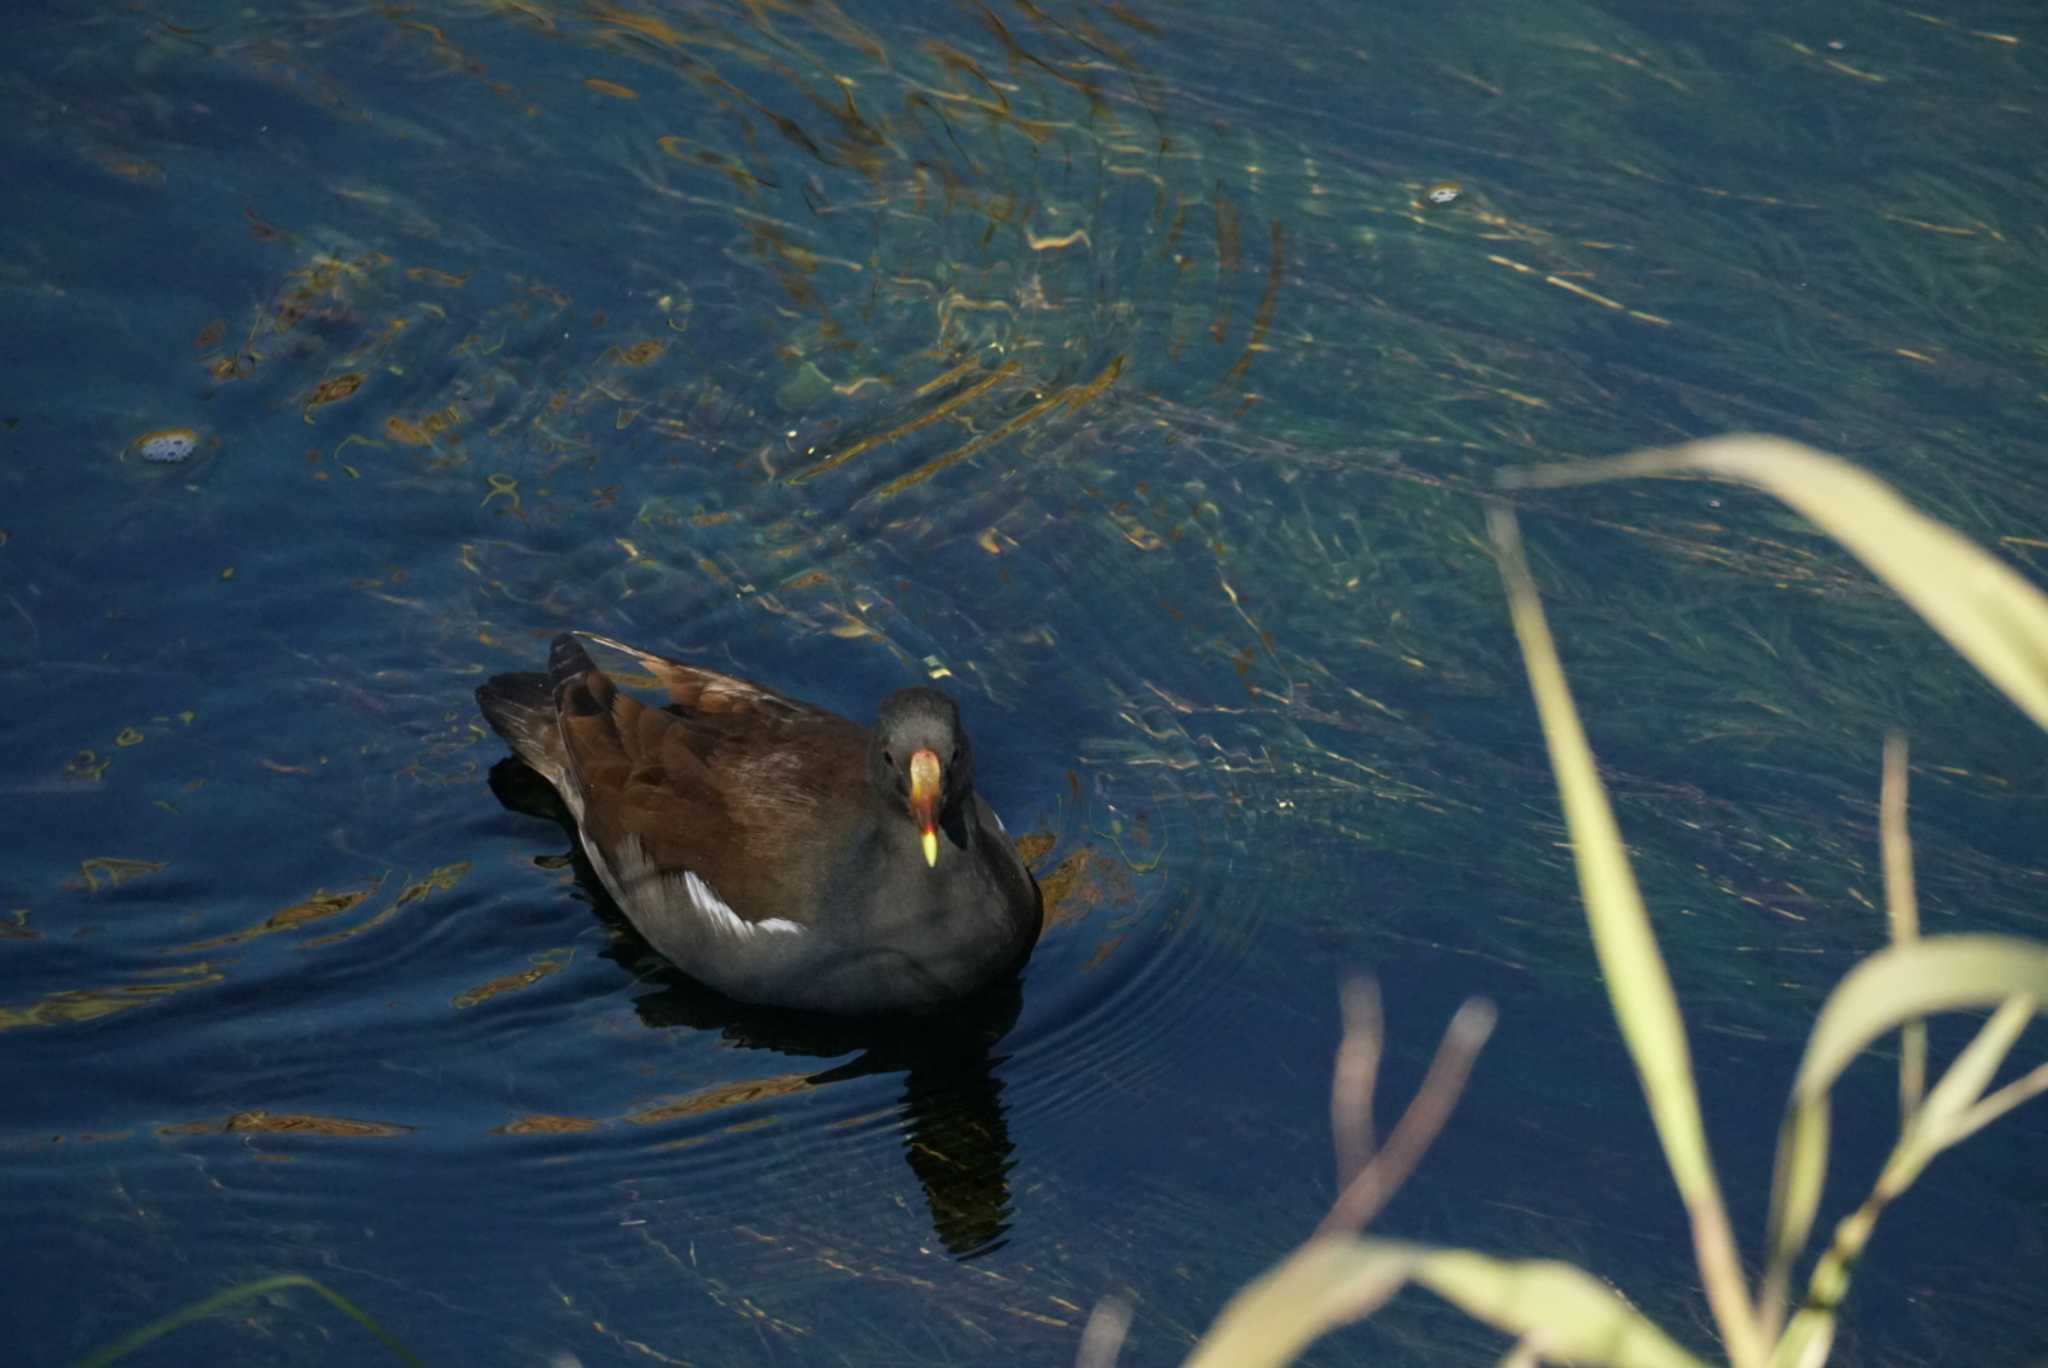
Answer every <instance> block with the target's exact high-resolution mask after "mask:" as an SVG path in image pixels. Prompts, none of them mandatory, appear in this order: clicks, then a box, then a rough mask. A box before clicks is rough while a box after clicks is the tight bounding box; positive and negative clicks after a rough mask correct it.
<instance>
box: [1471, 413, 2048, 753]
mask: <svg viewBox="0 0 2048 1368" xmlns="http://www.w3.org/2000/svg"><path fill="white" fill-rule="evenodd" d="M1687 474H1699V475H1717V476H1721V477H1722V478H1725V479H1731V480H1740V481H1743V482H1744V483H1747V484H1753V485H1756V486H1757V487H1759V488H1761V489H1764V490H1766V491H1768V492H1770V493H1772V494H1775V495H1776V496H1777V497H1778V498H1780V499H1782V500H1784V501H1785V502H1786V503H1787V504H1790V505H1791V506H1792V507H1793V508H1795V509H1797V510H1798V511H1799V512H1801V513H1803V514H1805V515H1806V516H1807V517H1808V518H1810V519H1812V520H1813V522H1815V523H1816V524H1818V525H1819V527H1820V528H1821V530H1822V531H1824V532H1826V533H1827V534H1828V535H1829V536H1831V537H1833V538H1834V539H1835V540H1836V541H1838V542H1840V543H1841V544H1842V545H1843V546H1844V547H1846V548H1848V550H1849V552H1850V553H1851V554H1852V555H1854V556H1855V557H1856V558H1857V559H1858V560H1860V561H1862V562H1863V563H1864V564H1865V565H1867V566H1869V567H1870V569H1871V571H1872V572H1873V573H1875V574H1876V575H1877V577H1878V578H1879V579H1881V580H1883V581H1884V582H1885V583H1886V584H1888V585H1890V586H1891V587H1892V589H1893V590H1895V591H1896V592H1897V593H1898V595H1899V597H1900V598H1903V599H1904V600H1905V601H1906V602H1907V603H1909V604H1911V605H1912V606H1913V608H1914V610H1915V611H1916V612H1918V613H1919V614H1920V616H1921V617H1923V618H1925V619H1927V623H1928V625H1929V626H1931V627H1933V628H1934V630H1935V631H1937V632H1939V633H1941V634H1942V635H1943V636H1945V637H1947V638H1948V640H1949V643H1950V644H1951V645H1953V646H1954V647H1955V648H1956V649H1957V650H1958V651H1961V652H1962V653H1963V655H1964V657H1965V658H1966V659H1968V660H1969V662H1970V663H1971V664H1973V665H1975V666H1976V667H1977V668H1978V669H1979V670H1981V671H1982V672H1983V674H1984V677H1985V678H1986V679H1988V680H1990V681H1991V682H1992V683H1993V684H1995V685H1996V686H1998V688H1999V689H2001V690H2003V691H2004V693H2005V696H2006V697H2008V698H2010V699H2011V700H2012V701H2013V702H2015V703H2017V704H2018V705H2019V706H2020V707H2021V708H2022V709H2023V710H2024V711H2025V712H2026V713H2027V715H2028V716H2030V717H2032V718H2033V719H2034V721H2036V722H2037V723H2039V724H2040V725H2041V726H2042V727H2044V728H2048V598H2043V597H2042V595H2041V593H2040V592H2039V591H2038V590H2036V589H2035V588H2034V587H2033V586H2032V585H2031V584H2028V583H2027V581H2026V580H2024V579H2022V578H2021V577H2020V576H2019V575H2018V574H2017V573H2016V572H2015V571H2013V570H2012V568H2011V567H2009V566H2007V565H2005V564H2004V563H2003V562H2001V561H1999V560H1998V559H1997V558H1995V557H1994V556H1992V555H1991V554H1990V553H1989V552H1987V551H1985V550H1984V549H1983V548H1982V547H1980V546H1978V545H1977V544H1976V543H1975V542H1973V541H1971V540H1970V539H1969V538H1968V537H1965V536H1964V535H1963V534H1962V533H1960V532H1957V531H1956V530H1955V529H1953V528H1951V527H1948V526H1946V525H1945V524H1942V523H1939V522H1936V521H1935V520H1934V519H1932V518H1930V517H1928V516H1927V515H1926V514H1924V513H1921V512H1920V511H1919V510H1918V509H1916V508H1914V507H1913V506H1912V505H1911V504H1909V503H1907V502H1906V501H1905V500H1904V499H1902V498H1900V497H1899V495H1898V492H1897V491H1895V490H1894V489H1893V488H1892V487H1891V486H1890V485H1888V484H1886V483H1885V482H1884V481H1883V480H1880V479H1878V478H1877V477H1876V476H1875V475H1871V474H1868V473H1866V472H1864V471H1861V470H1858V469H1857V468H1856V467H1855V466H1852V465H1850V464H1849V463H1848V462H1847V461H1844V460H1842V459H1840V458H1839V457H1835V456H1830V455H1827V454H1826V453H1825V452H1820V451H1815V450H1814V449H1813V448H1812V447H1809V446H1802V445H1801V444H1800V443H1798V442H1791V441H1786V440H1785V439H1784V438H1782V437H1715V438H1711V439H1709V440H1707V441H1703V442H1689V443H1687V444H1686V445H1684V446H1679V447H1667V448H1663V449H1656V450H1649V451H1638V452H1634V453H1632V454H1630V455H1627V456H1622V457H1618V458H1616V459H1614V460H1608V461H1582V462H1575V463H1573V464H1570V465H1552V466H1536V467H1533V468H1530V469H1524V470H1514V471H1509V472H1507V473H1506V474H1505V475H1504V476H1503V477H1502V482H1503V483H1504V484H1508V485H1511V486H1516V487H1522V488H1528V487H1534V486H1549V485H1564V484H1583V483H1587V482H1590V481H1594V480H1610V479H1616V478H1620V477H1624V476H1630V475H1687Z"/></svg>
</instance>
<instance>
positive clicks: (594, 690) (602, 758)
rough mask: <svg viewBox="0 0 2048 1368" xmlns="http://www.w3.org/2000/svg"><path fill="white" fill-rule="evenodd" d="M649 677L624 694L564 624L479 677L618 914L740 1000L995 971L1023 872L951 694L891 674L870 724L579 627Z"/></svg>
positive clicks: (1019, 898) (890, 1002)
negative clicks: (543, 650)
mask: <svg viewBox="0 0 2048 1368" xmlns="http://www.w3.org/2000/svg"><path fill="white" fill-rule="evenodd" d="M584 635H585V636H588V637H589V638H590V640H592V641H594V642H597V643H598V644H600V645H603V646H607V647H610V648H612V649H614V650H617V651H620V652H623V653H624V654H626V655H629V656H631V657H632V658H633V659H634V660H636V661H638V662H639V663H640V665H641V666H642V667H643V668H644V669H646V670H647V671H648V673H650V674H651V675H653V676H654V678H655V680H656V681H657V682H658V683H659V684H660V685H661V687H662V688H664V689H666V690H667V693H668V698H669V703H668V706H667V707H664V708H656V707H649V706H648V705H646V704H644V703H642V702H640V701H639V700H638V699H636V698H633V697H632V696H630V695H628V694H626V693H623V692H621V691H620V690H619V688H618V686H617V685H615V684H614V683H613V682H612V680H611V679H610V678H609V677H608V676H606V675H605V673H604V672H603V671H602V670H600V669H599V668H598V667H597V666H596V665H595V664H594V663H593V662H592V661H591V658H590V655H589V653H588V652H586V651H585V650H584V648H583V644H582V643H581V642H580V641H578V640H577V639H576V637H575V636H574V635H571V634H568V633H564V634H563V635H561V636H558V637H556V638H555V640H554V644H553V647H552V649H551V650H550V652H549V657H548V670H547V673H546V674H545V675H541V674H503V675H498V676H496V677H495V678H493V679H492V680H491V681H490V682H489V683H487V684H485V685H483V686H482V687H481V688H479V689H478V690H477V691H476V697H477V703H478V705H479V706H481V707H482V709H483V713H484V717H485V719H486V720H488V721H489V722H490V724H491V726H492V728H493V729H494V730H495V731H496V732H497V733H498V735H500V736H502V737H503V738H504V739H505V741H506V742H507V743H508V744H509V745H510V746H511V747H512V749H513V751H514V752H515V753H517V755H518V756H519V758H520V759H521V760H523V761H525V762H526V763H527V764H528V765H530V766H531V767H532V768H533V769H534V770H536V771H538V772H539V774H540V775H541V777H542V778H544V779H546V780H547V781H548V782H549V783H550V784H552V785H553V786H554V788H555V791H556V792H557V793H559V794H560V795H561V797H562V801H563V803H564V804H565V805H566V806H567V807H568V810H569V814H570V816H571V817H573V818H574V819H575V822H576V828H577V833H578V836H579V837H580V839H581V841H582V844H583V849H584V852H585V853H586V854H587V855H588V856H589V857H590V863H591V865H592V866H593V867H594V868H595V869H596V871H597V875H598V878H599V879H600V880H602V881H603V883H604V886H605V889H606V891H608V892H609V893H610V894H611V896H612V899H613V900H614V901H615V902H617V903H618V905H619V908H620V910H621V911H623V912H624V913H625V914H626V917H627V919H628V920H630V921H631V922H632V923H633V925H634V926H635V927H636V928H638V929H639V931H640V934H641V935H643V936H645V937H646V938H647V940H648V942H649V943H650V944H652V945H653V947H654V948H655V949H656V950H658V951H660V952H661V953H662V954H663V955H664V956H666V957H667V958H668V959H669V960H671V961H673V962H674V963H675V965H676V966H677V967H678V968H680V969H682V970H683V971H684V972H685V973H687V974H689V975H691V976H692V977H694V978H696V979H698V980H700V981H702V982H704V983H706V984H709V985H710V986H711V987H713V988H716V989H718V990H719V991H720V992H723V993H725V994H726V995H728V996H729V997H733V998H737V999H739V1000H741V1001H744V1002H753V1003H761V1004H766V1005H769V1006H778V1007H793V1008H802V1009H806V1010H815V1011H828V1012H846V1013H890V1012H900V1011H918V1010H929V1009H935V1008H939V1007H943V1006H945V1005H946V1004H948V1003H950V1002H953V1001H955V1000H957V999H959V998H962V997H965V996H967V995H969V994H971V993H973V992H974V991H975V990H976V989H978V988H981V987H983V986H985V985H987V984H990V983H993V982H996V981H998V980H1001V979H1003V978H1005V977H1007V976H1009V975H1012V974H1014V973H1015V972H1016V971H1017V970H1018V969H1020V968H1021V967H1022V966H1023V964H1024V961H1025V960H1026V959H1027V958H1028V957H1029V956H1030V954H1031V948H1032V946H1033V945H1034V944H1035V943H1036V942H1037V940H1038V933H1039V929H1040V926H1041V923H1042V922H1043V919H1044V910H1043V905H1042V903H1041V901H1040V897H1039V891H1038V885H1037V883H1036V881H1034V880H1033V879H1032V877H1031V874H1030V872H1029V871H1028V870H1026V869H1025V867H1024V863H1023V861H1022V860H1020V859H1019V858H1018V856H1017V851H1016V848H1015V847H1014V846H1013V845H1012V844H1011V842H1010V838H1009V836H1008V835H1007V834H1005V832H1004V830H1003V824H1002V821H1001V820H1000V819H999V818H997V816H996V814H995V812H994V810H993V809H991V808H990V807H989V805H988V804H987V803H985V802H983V801H982V798H981V795H980V794H978V793H976V792H975V791H974V754H973V751H972V749H971V748H970V747H969V745H968V742H967V733H966V731H965V730H964V729H963V728H962V727H961V725H960V712H959V709H958V708H957V707H955V706H954V703H953V700H952V699H951V698H949V697H947V696H946V695H945V694H943V693H940V692H938V691H937V690H935V689H924V688H912V689H899V690H897V691H896V692H895V693H892V694H890V695H889V696H888V697H887V698H885V699H883V700H882V705H881V708H880V710H879V711H878V713H877V715H876V717H875V724H874V726H873V727H871V728H863V727H861V726H859V725H857V724H855V723H853V722H850V721H848V720H847V719H845V718H843V717H840V716H837V715H836V714H834V713H830V712H827V711H825V710H824V709H823V708H819V707H815V706H813V705H812V704H809V703H804V702H801V701H799V700H797V699H794V698H789V697H787V696H785V695H783V694H779V693H776V692H774V691H773V690H770V689H764V688H762V687H761V686H760V685H758V684H750V683H748V682H747V681H745V680H743V679H736V678H733V677H732V676H730V675H723V674H718V673H715V672H714V671H711V670H706V669H702V668H699V667H698V666H695V665H685V664H682V663H681V662H679V661H673V660H666V659H663V658H662V657H660V656H656V655H650V654H648V653H647V652H645V651H641V650H637V649H635V648H634V647H631V646H627V645H624V644H622V643H620V642H616V641H612V640H609V639H608V638H605V637H600V636H595V635H592V634H590V633H584Z"/></svg>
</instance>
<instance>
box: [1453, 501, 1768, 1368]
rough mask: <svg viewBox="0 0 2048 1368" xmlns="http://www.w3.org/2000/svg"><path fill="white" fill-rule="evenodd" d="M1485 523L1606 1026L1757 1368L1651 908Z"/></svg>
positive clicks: (1758, 1342) (1507, 559)
mask: <svg viewBox="0 0 2048 1368" xmlns="http://www.w3.org/2000/svg"><path fill="white" fill-rule="evenodd" d="M1488 523H1489V526H1490V528H1491V530H1492V533H1493V541H1494V546H1495V549H1496V552H1497V554H1498V557H1499V560H1500V567H1501V578H1502V579H1503V580H1504V581H1506V584H1507V593H1508V608H1509V611H1510V613H1511V614H1512V615H1513V618H1514V624H1515V636H1516V637H1517V639H1519V640H1520V642H1521V646H1522V657H1523V662H1524V664H1525V665H1526V667H1527V669H1528V672H1529V687H1530V691H1531V692H1532V693H1533V694H1534V695H1535V698H1536V709H1537V712H1538V714H1539V716H1540V718H1541V721H1542V724H1543V737H1544V740H1545V742H1546V743H1547V744H1548V746H1549V748H1550V767H1551V769H1552V771H1553V772H1554V773H1555V774H1556V775H1557V789H1558V795H1559V797H1560V799H1561V800H1562V801H1563V803H1564V812H1565V821H1566V824H1567V825H1568V826H1569V828H1570V831H1571V838H1572V860H1573V863H1574V865H1575V866H1576V867H1577V869H1578V875H1579V894H1580V897H1581V898H1582V899H1583V901H1584V903H1585V906H1586V919H1587V921H1588V922H1589V923H1590V924H1591V926H1592V930H1593V948H1594V951H1595V953H1596V954H1597V955H1598V956H1599V960H1600V971H1601V974H1602V976H1603V977H1604V978H1605V979H1606V981H1607V993H1608V996H1609V998H1610V999H1611V1000H1612V1002H1613V1004H1614V1015H1615V1019H1616V1021H1618V1022H1619V1023H1620V1025H1621V1030H1622V1036H1623V1038H1624V1039H1625V1040H1626V1041H1627V1044H1628V1049H1629V1055H1630V1056H1631V1058H1633V1059H1634V1061H1635V1066H1636V1074H1637V1076H1638V1077H1639V1078H1640V1079H1641V1080H1642V1085H1643V1095H1644V1097H1645V1098H1646V1099H1647V1100H1648V1102H1649V1105H1650V1117H1651V1119H1652V1120H1653V1121H1654V1122H1655V1123H1656V1126H1657V1137H1658V1139H1659V1140H1660V1141H1661V1142H1662V1143H1663V1146H1664V1157H1665V1161H1666V1162H1667V1163H1668V1164H1669V1165H1670V1166H1671V1175H1672V1177H1673V1178H1674V1179H1675V1180H1676V1181H1677V1184H1678V1191H1679V1195H1680V1196H1681V1197H1683V1198H1684V1200H1685V1208H1686V1214H1687V1215H1688V1216H1689V1217H1690V1218H1691V1221H1692V1231H1693V1250H1694V1254H1695V1255H1696V1256H1697V1258H1698V1261H1699V1267H1700V1276H1701V1278H1702V1280H1703V1281H1704V1282H1705V1284H1706V1291H1707V1301H1708V1304H1709V1305H1710V1306H1711V1307H1712V1308H1713V1312H1714V1320H1715V1322H1716V1324H1718V1325H1719V1327H1720V1330H1721V1337H1722V1340H1723V1342H1724V1344H1725V1346H1726V1348H1727V1351H1728V1357H1729V1359H1730V1361H1731V1362H1733V1363H1734V1365H1735V1368H1755V1366H1756V1365H1760V1364H1761V1363H1763V1362H1764V1359H1765V1357H1766V1345H1765V1343H1764V1341H1763V1337H1762V1335H1761V1333H1760V1330H1759V1327H1758V1323H1757V1317H1756V1308H1755V1306H1754V1305H1753V1304H1752V1303H1751V1301H1750V1299H1749V1291H1748V1287H1747V1285H1746V1284H1745V1282H1744V1279H1743V1275H1742V1262H1741V1259H1740V1257H1739V1256H1738V1255H1737V1253H1736V1249H1735V1236H1734V1232H1733V1230H1732V1228H1731V1227H1730V1225H1729V1221H1728V1209H1727V1206H1726V1205H1725V1204H1724V1203H1723V1201H1722V1199H1721V1187H1720V1184H1719V1182H1718V1181H1717V1180H1716V1179H1715V1177H1714V1165H1713V1160H1712V1158H1711V1157H1710V1156H1709V1154H1708V1152H1707V1136H1706V1129H1705V1127H1704V1125H1703V1124H1702V1123H1701V1120H1700V1104H1699V1094H1698V1092H1697V1091H1696V1090H1695V1088H1694V1086H1693V1075H1692V1053H1691V1050H1690V1049H1689V1048H1688V1046H1687V1044H1686V1039H1685V1022H1684V1019H1683V1018H1682V1017H1681V1016H1680V1015H1679V1011H1678V998H1677V995H1676V994H1675V993H1673V992H1672V989H1671V976H1670V974H1669V973H1668V972H1667V971H1666V970H1665V968H1664V957H1663V955H1662V954H1661V953H1660V952H1659V951H1658V949H1657V938H1656V936H1655V934H1654V933H1653V932H1652V931H1651V929H1650V917H1649V913H1648V912H1647V911H1645V910H1644V907H1643V897H1642V892H1641V890H1640V889H1638V888H1637V886H1636V879H1635V873H1634V871H1633V870H1632V869H1631V868H1630V866H1629V862H1628V852H1627V850H1626V848H1625V847H1624V846H1623V845H1622V841H1621V832H1620V830H1619V828H1617V827H1616V825H1615V821H1614V810H1613V809H1612V808H1611V807H1610V806H1609V805H1608V802H1607V790H1606V788H1605V786H1604V785H1602V784H1601V782H1600V775H1599V772H1598V770H1597V769H1596V768H1595V766H1594V763H1593V752H1592V750H1591V748H1590V747H1588V746H1587V744H1586V734H1585V731H1584V729H1583V728H1582V727H1581V726H1580V725H1579V716H1578V710H1577V708H1576V707H1575V706H1574V705H1573V703H1572V698H1571V691H1570V689H1569V688H1568V687H1567V686H1566V684H1565V678H1564V667H1563V666H1562V665H1561V664H1559V662H1558V658H1557V647H1556V645H1555V643H1554V642H1552V640H1551V637H1550V628H1549V625H1548V624H1547V623H1546V622H1545V621H1544V617H1543V605H1542V603H1541V602H1540V601H1539V600H1538V599H1537V597H1536V586H1535V583H1534V581H1533V580H1532V579H1531V578H1530V575H1529V566H1528V562H1527V560H1526V559H1525V558H1524V557H1523V555H1522V541H1521V534H1520V531H1519V530H1518V529H1517V527H1516V525H1515V519H1514V514H1512V513H1511V512H1509V511H1508V510H1507V509H1506V508H1505V507H1499V506H1496V507H1494V508H1492V509H1491V510H1489V514H1488Z"/></svg>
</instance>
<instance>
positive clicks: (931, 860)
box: [924, 831, 939, 869]
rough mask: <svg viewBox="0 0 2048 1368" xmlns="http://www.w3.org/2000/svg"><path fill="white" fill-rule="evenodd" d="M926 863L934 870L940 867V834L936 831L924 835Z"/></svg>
mask: <svg viewBox="0 0 2048 1368" xmlns="http://www.w3.org/2000/svg"><path fill="white" fill-rule="evenodd" d="M924 862H925V863H926V864H928V865H930V866H931V867H932V868H934V869H937V868H938V867H939V834H938V833H937V832H936V831H927V832H926V833H925V834H924Z"/></svg>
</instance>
